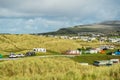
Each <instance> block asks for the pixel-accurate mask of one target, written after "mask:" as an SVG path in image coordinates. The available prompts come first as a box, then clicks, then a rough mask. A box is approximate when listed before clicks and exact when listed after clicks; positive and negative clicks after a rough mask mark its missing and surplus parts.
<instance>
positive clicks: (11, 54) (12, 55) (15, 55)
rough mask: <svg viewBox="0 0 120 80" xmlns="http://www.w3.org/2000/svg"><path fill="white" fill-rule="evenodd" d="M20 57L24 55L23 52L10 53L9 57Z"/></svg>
mask: <svg viewBox="0 0 120 80" xmlns="http://www.w3.org/2000/svg"><path fill="white" fill-rule="evenodd" d="M18 57H24V55H23V54H14V53H10V55H9V58H18Z"/></svg>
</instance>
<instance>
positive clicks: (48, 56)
mask: <svg viewBox="0 0 120 80" xmlns="http://www.w3.org/2000/svg"><path fill="white" fill-rule="evenodd" d="M75 56H76V55H45V56H34V57H38V58H50V57H75ZM24 58H25V57H24ZM24 58H0V61H3V60H18V59H24Z"/></svg>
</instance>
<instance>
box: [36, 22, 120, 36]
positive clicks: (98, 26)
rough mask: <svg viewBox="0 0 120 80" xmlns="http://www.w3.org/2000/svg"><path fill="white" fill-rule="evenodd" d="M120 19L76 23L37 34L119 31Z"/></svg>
mask: <svg viewBox="0 0 120 80" xmlns="http://www.w3.org/2000/svg"><path fill="white" fill-rule="evenodd" d="M119 29H120V21H117V20H116V21H105V22H101V23H94V24H86V25H77V26H72V27H68V28H61V29H59V30H57V31H54V32H47V33H38V35H40V34H42V35H66V34H78V33H81V32H100V33H108V32H114V33H116V32H120V30H119Z"/></svg>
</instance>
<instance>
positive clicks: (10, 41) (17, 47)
mask: <svg viewBox="0 0 120 80" xmlns="http://www.w3.org/2000/svg"><path fill="white" fill-rule="evenodd" d="M103 44H107V43H99V42H92V43H87V42H84V41H80V40H65V39H59V38H51V37H45V36H36V35H26V34H24V35H22V34H21V35H3V34H1V35H0V53H1V54H4V55H5V54H6V55H7V54H9V53H10V52H15V53H21V52H22V53H25V52H27V51H31V50H32V49H33V48H46V49H47V53H46V54H59V53H62V52H63V51H66V50H68V49H77V48H81V47H82V46H94V47H95V46H99V45H103ZM63 45H64V46H63Z"/></svg>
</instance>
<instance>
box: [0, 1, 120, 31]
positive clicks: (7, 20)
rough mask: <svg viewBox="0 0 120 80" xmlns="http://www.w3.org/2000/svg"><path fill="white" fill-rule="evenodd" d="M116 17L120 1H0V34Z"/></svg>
mask: <svg viewBox="0 0 120 80" xmlns="http://www.w3.org/2000/svg"><path fill="white" fill-rule="evenodd" d="M119 19H120V1H119V0H0V28H1V29H0V33H38V32H39V33H41V32H49V31H54V30H58V29H59V28H62V27H69V26H73V25H80V24H89V23H96V22H101V21H106V20H119Z"/></svg>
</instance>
